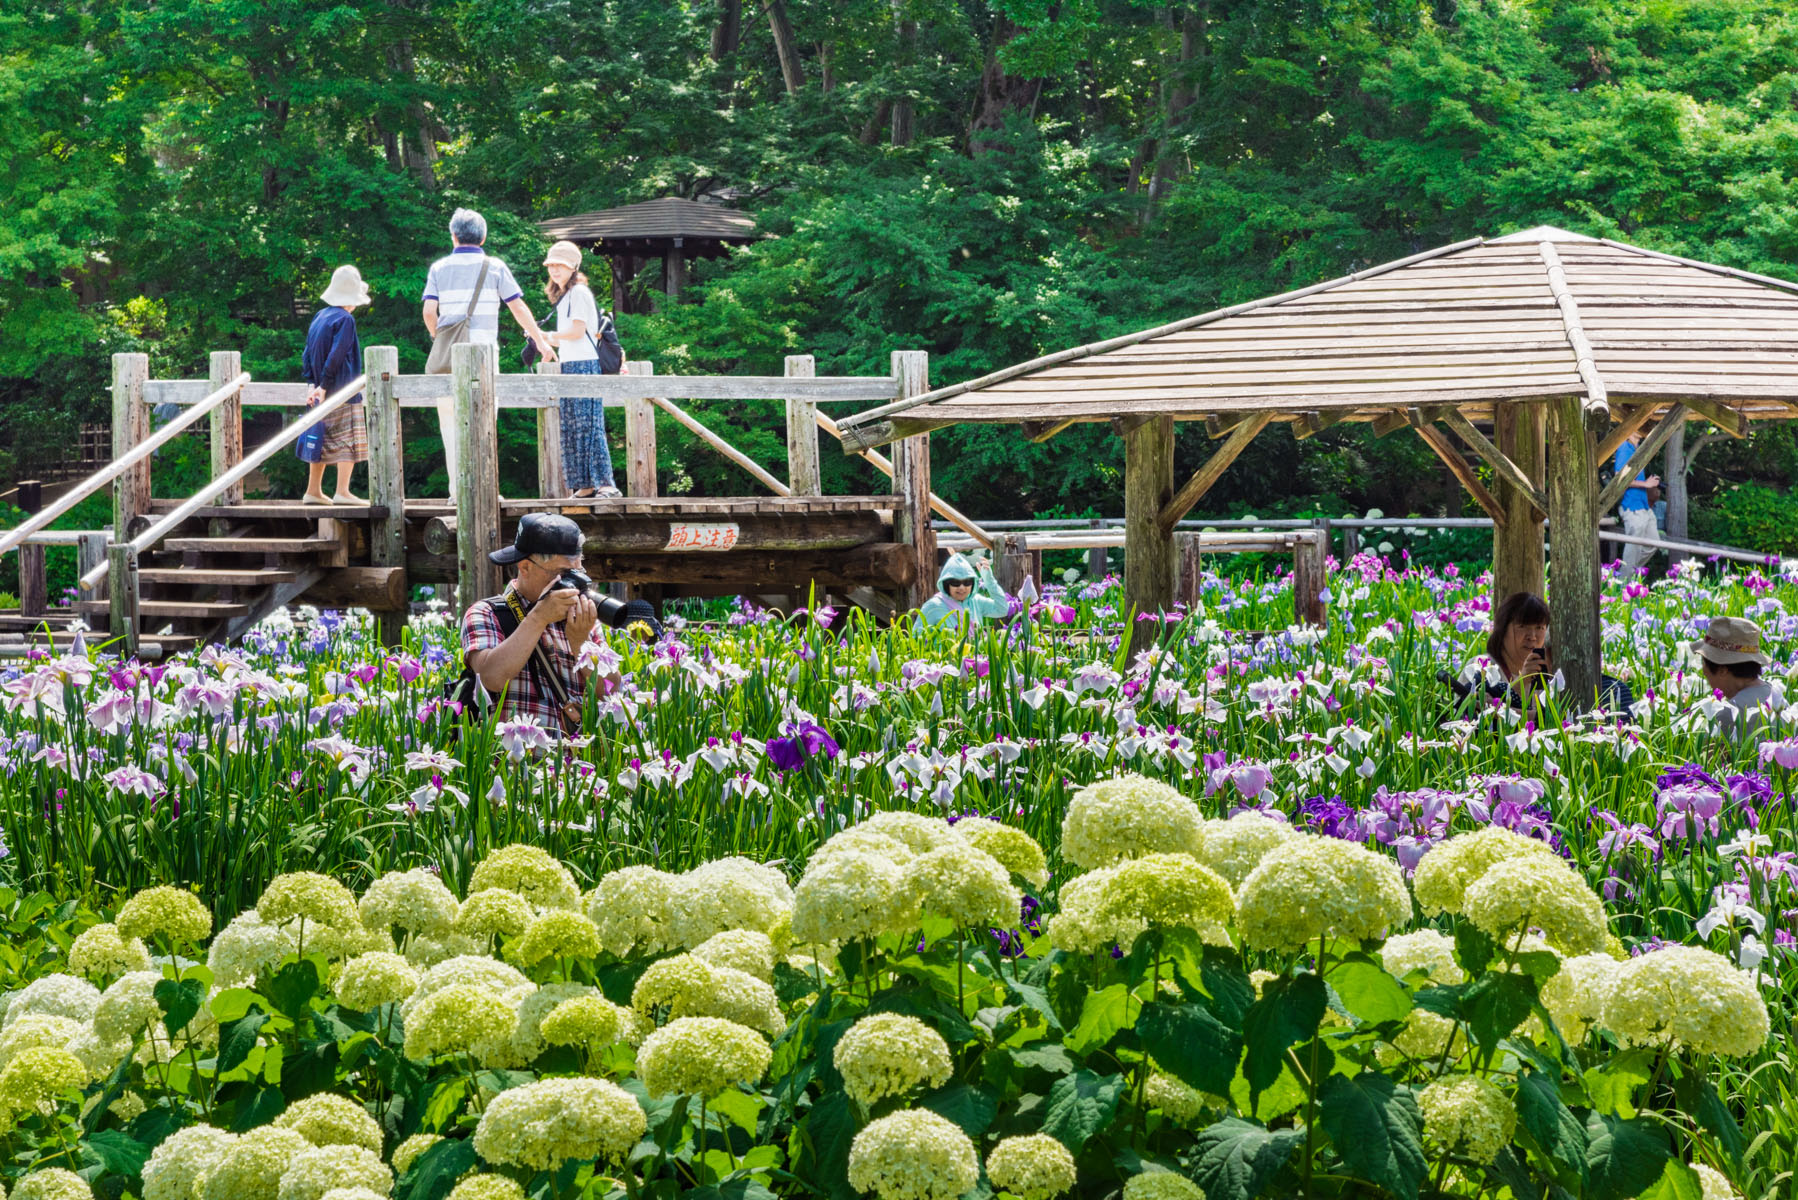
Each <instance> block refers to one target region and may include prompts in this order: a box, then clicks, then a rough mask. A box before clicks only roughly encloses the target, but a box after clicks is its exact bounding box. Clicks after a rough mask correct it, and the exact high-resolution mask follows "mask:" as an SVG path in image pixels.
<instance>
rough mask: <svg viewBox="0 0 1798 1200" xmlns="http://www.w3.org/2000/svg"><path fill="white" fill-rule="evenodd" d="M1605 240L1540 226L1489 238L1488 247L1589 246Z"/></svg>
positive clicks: (1552, 226)
mask: <svg viewBox="0 0 1798 1200" xmlns="http://www.w3.org/2000/svg"><path fill="white" fill-rule="evenodd" d="M1602 241H1603V239H1601V238H1595V237H1587V236H1586V235H1585V234H1583V233H1573V232H1571V231H1569V230H1566V229H1562V228H1561V227H1560V226H1558V225H1538V226H1536V227H1535V228H1534V229H1520V230H1518V231H1517V232H1516V233H1507V234H1505V236H1503V237H1496V238H1487V239H1486V245H1488V246H1509V245H1514V244H1516V243H1519V242H1527V243H1528V244H1530V245H1532V246H1534V245H1537V244H1539V243H1541V242H1584V243H1586V244H1588V245H1597V244H1600V243H1602Z"/></svg>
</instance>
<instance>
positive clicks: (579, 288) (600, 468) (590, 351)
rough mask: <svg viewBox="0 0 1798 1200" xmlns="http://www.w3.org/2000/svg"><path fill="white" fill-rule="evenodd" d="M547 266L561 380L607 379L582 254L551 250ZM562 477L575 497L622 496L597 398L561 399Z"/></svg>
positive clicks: (562, 245) (565, 247)
mask: <svg viewBox="0 0 1798 1200" xmlns="http://www.w3.org/2000/svg"><path fill="white" fill-rule="evenodd" d="M543 266H544V269H545V270H547V271H548V272H549V282H548V284H546V285H545V286H544V289H543V292H544V294H545V295H546V296H548V297H549V302H550V303H551V304H553V305H555V306H556V331H555V332H554V333H552V334H549V335H548V336H549V340H550V343H551V344H552V345H554V346H555V348H556V355H557V357H559V358H560V359H561V361H562V374H564V375H599V374H603V373H604V372H603V371H602V369H601V367H602V364H601V361H600V355H599V339H600V338H601V337H602V336H603V332H602V330H603V326H602V323H601V318H600V313H599V305H598V304H596V303H595V302H594V300H593V291H592V289H591V288H589V287H588V286H587V277H586V276H585V275H583V274H582V273H581V248H580V247H579V246H577V245H575V244H574V243H573V242H557V243H556V244H555V245H553V246H551V247H550V248H549V253H548V255H546V256H545V257H544V259H543ZM562 472H563V474H564V475H565V476H566V478H567V480H568V487H569V489H570V494H571V495H574V496H577V497H581V498H586V497H590V496H607V497H610V496H620V495H623V493H622V492H620V491H619V490H618V488H617V485H616V484H615V483H614V481H613V479H612V448H611V446H610V445H608V444H607V442H606V407H605V401H603V400H601V399H600V398H599V397H597V396H563V397H562Z"/></svg>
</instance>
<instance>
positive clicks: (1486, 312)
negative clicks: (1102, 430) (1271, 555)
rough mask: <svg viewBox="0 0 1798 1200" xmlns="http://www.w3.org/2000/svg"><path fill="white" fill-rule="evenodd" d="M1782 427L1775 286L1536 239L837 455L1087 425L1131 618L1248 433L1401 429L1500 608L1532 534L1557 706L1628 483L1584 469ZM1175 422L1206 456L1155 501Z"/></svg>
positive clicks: (1155, 606)
mask: <svg viewBox="0 0 1798 1200" xmlns="http://www.w3.org/2000/svg"><path fill="white" fill-rule="evenodd" d="M1794 406H1798V284H1795V283H1792V282H1790V281H1787V280H1783V279H1774V278H1770V277H1767V276H1763V275H1756V274H1752V273H1750V272H1747V271H1739V270H1735V269H1733V268H1730V267H1724V266H1719V265H1716V264H1713V263H1704V262H1696V261H1693V260H1690V259H1683V258H1678V257H1675V256H1673V255H1669V254H1661V253H1657V252H1655V251H1652V250H1644V249H1642V248H1640V247H1637V246H1631V245H1627V244H1624V243H1621V242H1615V241H1610V240H1607V239H1602V238H1592V237H1585V236H1582V235H1580V234H1576V233H1569V232H1567V231H1566V230H1563V229H1555V228H1552V227H1546V226H1545V227H1541V228H1537V229H1530V230H1526V231H1523V232H1521V233H1514V234H1511V235H1509V236H1506V237H1500V238H1494V239H1490V240H1488V239H1484V238H1474V239H1471V240H1468V241H1464V242H1457V243H1455V244H1454V245H1450V246H1444V247H1441V248H1440V249H1436V250H1431V251H1428V252H1425V253H1422V254H1415V255H1412V256H1411V257H1409V258H1403V259H1399V260H1398V261H1396V262H1390V263H1386V264H1384V265H1382V266H1376V267H1370V268H1368V269H1366V270H1362V271H1357V272H1355V273H1354V274H1352V275H1348V276H1345V277H1343V278H1341V279H1335V280H1331V281H1329V282H1327V283H1320V284H1316V285H1314V286H1311V287H1306V288H1301V289H1298V290H1297V291H1291V292H1286V293H1283V294H1281V295H1277V296H1270V297H1267V298H1265V299H1261V300H1256V301H1252V302H1250V303H1246V304H1238V305H1233V306H1231V307H1229V308H1224V309H1219V310H1217V311H1216V312H1210V313H1206V314H1204V315H1202V316H1196V317H1189V318H1187V319H1185V320H1182V321H1175V322H1173V323H1171V324H1168V325H1162V326H1158V327H1156V328H1154V329H1146V330H1143V331H1141V332H1139V333H1133V334H1129V335H1126V336H1123V337H1117V338H1111V339H1109V340H1107V341H1103V342H1097V343H1094V344H1092V345H1087V346H1077V347H1074V348H1073V349H1069V350H1063V351H1060V352H1058V353H1055V354H1050V355H1046V356H1044V357H1042V358H1038V359H1034V360H1032V361H1030V362H1026V363H1021V364H1019V365H1017V366H1013V367H1009V368H1006V369H1005V370H1002V371H996V372H994V373H992V374H990V375H986V376H983V377H981V378H979V379H974V380H970V381H968V382H966V383H960V384H955V385H952V386H949V387H943V388H938V389H935V390H934V391H930V392H927V393H925V394H923V395H920V396H916V397H912V398H908V399H906V400H902V401H898V402H896V403H891V404H885V405H882V406H880V407H878V408H874V409H871V410H868V411H866V412H863V413H860V414H858V415H856V416H853V417H850V418H848V419H847V420H844V421H843V422H841V428H842V430H843V436H844V448H845V449H846V450H854V449H858V448H863V447H871V446H878V445H883V444H885V443H888V442H894V441H897V440H900V439H906V438H927V437H928V436H929V431H930V430H933V429H940V428H942V427H944V426H947V425H953V424H957V423H961V422H985V423H1003V424H1016V425H1019V426H1021V427H1022V431H1023V433H1024V435H1025V436H1027V437H1029V438H1031V439H1032V440H1036V441H1042V440H1045V439H1048V438H1050V437H1053V436H1054V435H1055V434H1056V433H1058V432H1060V431H1061V430H1063V429H1066V428H1067V427H1068V426H1070V425H1072V424H1074V423H1076V422H1080V421H1110V422H1111V423H1112V424H1113V426H1114V427H1115V428H1116V430H1117V432H1118V433H1119V434H1120V435H1121V436H1122V437H1123V438H1124V445H1125V484H1124V510H1125V530H1126V543H1125V571H1124V586H1125V592H1126V595H1127V598H1128V600H1129V602H1130V604H1131V605H1132V606H1133V607H1134V608H1135V609H1136V610H1137V611H1151V610H1161V609H1165V608H1166V607H1168V606H1169V605H1170V604H1171V602H1172V599H1173V581H1174V549H1173V531H1174V525H1175V523H1176V522H1178V521H1179V520H1180V519H1181V518H1182V517H1183V516H1185V515H1186V513H1187V512H1188V511H1190V510H1191V509H1192V507H1193V505H1194V504H1196V503H1197V502H1198V501H1199V500H1200V499H1201V498H1202V497H1203V496H1204V495H1205V493H1206V491H1207V490H1209V489H1210V487H1211V486H1212V485H1213V484H1214V483H1216V482H1217V480H1218V478H1219V476H1221V475H1222V474H1223V472H1224V470H1225V469H1226V468H1228V467H1229V465H1230V463H1231V462H1232V461H1234V459H1235V458H1236V457H1237V455H1238V454H1240V453H1241V452H1242V449H1243V448H1244V447H1245V446H1247V445H1248V443H1249V442H1250V440H1252V439H1253V438H1254V437H1255V436H1256V435H1257V434H1259V433H1260V432H1261V431H1262V430H1264V429H1266V428H1267V427H1268V426H1269V425H1272V424H1282V425H1286V426H1288V427H1289V428H1290V429H1291V431H1292V434H1293V436H1294V437H1296V438H1307V437H1311V436H1312V435H1314V434H1316V433H1317V432H1319V431H1320V430H1323V429H1327V428H1329V427H1330V426H1332V425H1335V424H1337V423H1339V422H1343V421H1363V422H1370V423H1372V424H1373V426H1374V429H1375V432H1376V433H1378V434H1379V435H1381V436H1384V435H1386V434H1389V433H1392V432H1395V431H1398V430H1403V429H1410V430H1411V431H1412V432H1414V433H1415V434H1416V435H1417V436H1418V437H1420V438H1422V439H1423V440H1424V441H1425V442H1426V443H1427V444H1428V445H1429V446H1430V448H1431V450H1433V451H1434V452H1435V453H1436V454H1437V455H1438V456H1440V457H1441V458H1442V460H1443V461H1444V462H1445V463H1446V464H1447V465H1448V467H1449V469H1450V470H1451V471H1452V472H1453V473H1454V475H1455V477H1456V478H1457V479H1459V480H1460V481H1461V483H1462V484H1463V486H1465V487H1466V489H1467V490H1468V492H1469V493H1470V494H1471V495H1472V496H1473V498H1474V499H1475V501H1477V502H1478V504H1479V505H1480V507H1481V508H1482V509H1484V510H1485V511H1486V512H1487V513H1488V514H1489V515H1490V516H1491V517H1492V520H1493V525H1494V533H1493V562H1494V572H1495V575H1496V580H1495V591H1496V592H1497V593H1499V594H1500V595H1503V594H1506V593H1509V592H1511V591H1515V590H1519V589H1528V590H1532V591H1537V592H1540V591H1542V590H1543V587H1542V585H1543V573H1544V567H1543V563H1544V552H1543V523H1544V519H1545V518H1546V520H1547V522H1548V527H1549V528H1550V530H1551V531H1552V536H1553V545H1554V553H1553V555H1552V556H1550V557H1549V559H1548V576H1549V578H1548V583H1549V585H1550V586H1549V588H1548V592H1549V599H1550V605H1551V608H1552V609H1553V613H1554V641H1555V645H1556V648H1557V650H1556V653H1557V658H1558V661H1559V663H1560V664H1561V666H1562V669H1563V670H1564V671H1565V674H1566V679H1567V683H1568V686H1569V689H1570V692H1571V694H1572V695H1573V696H1575V697H1584V698H1590V697H1591V696H1592V695H1593V693H1594V689H1595V687H1596V684H1597V681H1598V670H1599V614H1598V601H1599V543H1598V520H1599V517H1600V515H1601V514H1602V513H1603V512H1605V511H1606V510H1608V509H1609V508H1611V507H1612V506H1614V505H1615V504H1616V503H1617V502H1618V500H1620V499H1621V498H1622V493H1623V490H1624V488H1625V487H1626V486H1627V483H1628V477H1623V478H1617V479H1612V480H1611V481H1609V482H1608V483H1601V479H1600V471H1601V469H1603V468H1605V467H1607V466H1608V464H1609V461H1610V458H1611V456H1612V454H1613V453H1614V452H1615V450H1616V448H1617V447H1618V446H1620V445H1621V444H1622V443H1623V441H1624V440H1625V439H1626V438H1627V437H1629V436H1631V435H1634V434H1636V433H1638V432H1640V431H1642V430H1644V429H1646V428H1647V427H1648V426H1649V423H1650V422H1651V421H1655V420H1656V418H1657V416H1658V417H1659V420H1658V422H1657V423H1656V424H1655V425H1654V427H1653V429H1652V431H1650V432H1649V433H1648V434H1647V435H1646V437H1644V438H1643V440H1642V443H1641V446H1640V448H1639V449H1638V450H1637V451H1636V461H1637V462H1639V463H1641V464H1644V465H1645V464H1647V463H1648V462H1649V461H1650V460H1651V459H1653V457H1654V456H1655V455H1656V454H1657V453H1658V452H1659V450H1660V448H1661V446H1662V445H1664V444H1665V443H1666V441H1667V439H1668V438H1669V437H1672V436H1674V435H1675V434H1676V433H1677V432H1678V431H1679V430H1680V429H1681V428H1682V426H1683V424H1684V422H1685V421H1686V420H1687V418H1688V417H1697V418H1701V419H1704V420H1708V421H1710V422H1712V423H1713V424H1715V425H1716V426H1718V427H1719V428H1720V429H1722V430H1724V431H1726V432H1728V433H1730V434H1733V435H1736V436H1741V435H1742V434H1743V433H1744V432H1745V430H1746V426H1747V422H1748V420H1750V419H1752V418H1757V417H1758V418H1776V419H1788V418H1790V417H1792V416H1793V415H1794ZM1176 421H1204V422H1205V423H1206V425H1207V427H1208V429H1209V430H1210V433H1211V436H1212V437H1213V438H1217V439H1221V440H1222V445H1221V446H1220V447H1219V448H1218V449H1217V451H1216V452H1215V453H1213V454H1212V456H1211V457H1210V459H1209V460H1208V461H1207V462H1205V463H1204V465H1202V466H1201V467H1200V468H1199V469H1198V470H1197V471H1196V472H1195V473H1194V474H1193V476H1192V477H1191V478H1190V479H1188V480H1186V481H1185V482H1184V483H1183V484H1180V485H1179V486H1178V487H1177V488H1176V486H1175V479H1174V422H1176ZM1482 426H1483V427H1484V428H1482ZM1488 430H1489V431H1490V432H1487V431H1488ZM1451 434H1452V436H1451ZM1456 439H1459V442H1460V443H1462V444H1464V445H1465V447H1466V449H1467V450H1469V451H1471V452H1472V454H1473V455H1474V456H1476V460H1477V461H1480V462H1483V463H1484V464H1485V466H1486V467H1487V468H1488V471H1489V479H1490V487H1488V485H1487V483H1486V482H1485V481H1483V480H1482V478H1481V476H1480V474H1479V472H1478V471H1477V470H1476V469H1475V465H1474V462H1473V461H1470V460H1469V458H1467V457H1466V456H1465V454H1464V451H1463V449H1462V447H1461V446H1460V445H1457V442H1456ZM919 457H922V458H923V461H926V462H927V461H929V460H928V457H927V455H925V456H919Z"/></svg>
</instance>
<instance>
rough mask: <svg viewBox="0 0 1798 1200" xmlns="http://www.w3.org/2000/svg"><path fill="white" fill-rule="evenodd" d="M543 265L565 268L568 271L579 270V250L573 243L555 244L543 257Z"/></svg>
mask: <svg viewBox="0 0 1798 1200" xmlns="http://www.w3.org/2000/svg"><path fill="white" fill-rule="evenodd" d="M543 265H544V266H546V267H548V266H561V267H567V268H568V269H569V270H570V271H578V270H580V269H581V248H580V247H579V246H577V245H575V244H574V243H573V242H557V243H556V244H555V245H553V246H551V247H550V248H549V253H548V254H546V255H544V256H543Z"/></svg>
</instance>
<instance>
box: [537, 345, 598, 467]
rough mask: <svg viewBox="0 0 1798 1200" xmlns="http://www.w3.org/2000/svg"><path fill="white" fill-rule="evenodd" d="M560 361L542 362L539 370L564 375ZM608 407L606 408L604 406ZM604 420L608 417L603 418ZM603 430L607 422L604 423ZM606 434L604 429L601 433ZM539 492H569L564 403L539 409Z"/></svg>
mask: <svg viewBox="0 0 1798 1200" xmlns="http://www.w3.org/2000/svg"><path fill="white" fill-rule="evenodd" d="M561 373H562V364H561V363H559V362H539V363H538V364H537V374H539V375H560V374H561ZM601 411H602V412H603V411H604V410H603V409H602V410H601ZM601 420H602V422H603V420H604V418H603V417H602V418H601ZM602 430H603V424H602ZM600 436H601V437H604V436H605V434H604V432H603V431H602V432H601V434H600ZM537 494H538V495H539V496H541V497H543V498H544V499H545V500H552V499H560V498H561V497H563V496H565V495H567V494H568V468H567V464H565V463H564V462H563V461H562V406H561V405H560V404H557V405H554V406H552V407H548V408H540V409H538V410H537Z"/></svg>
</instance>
